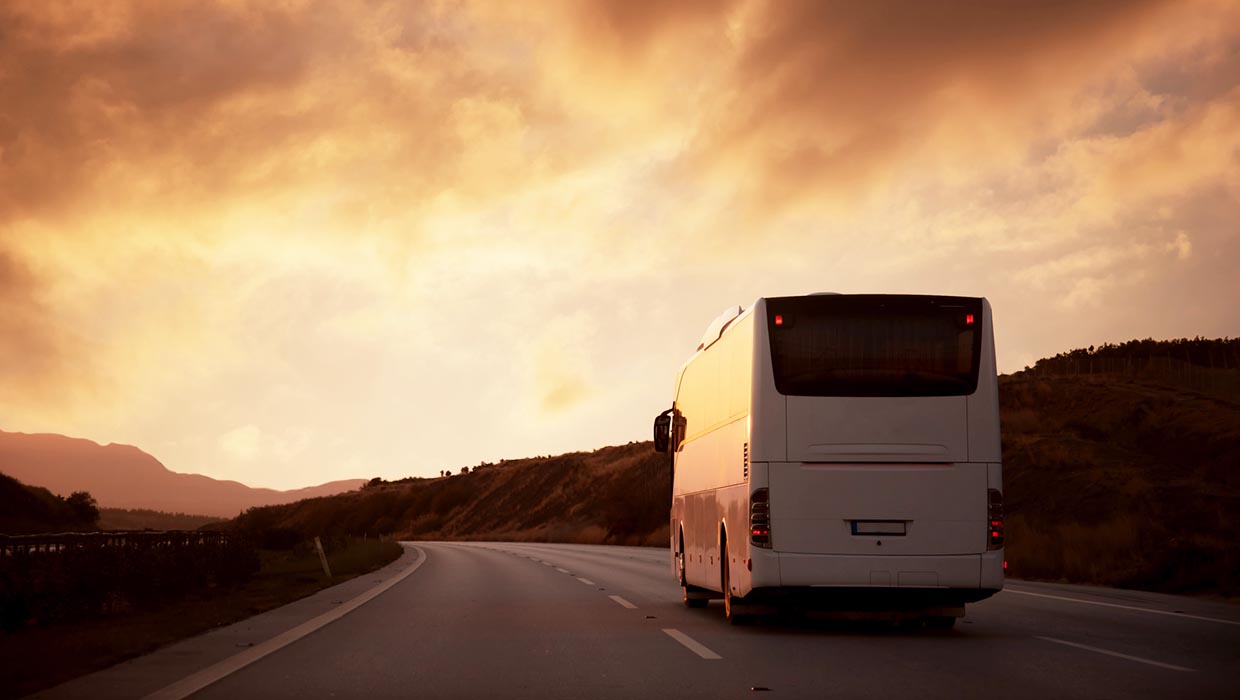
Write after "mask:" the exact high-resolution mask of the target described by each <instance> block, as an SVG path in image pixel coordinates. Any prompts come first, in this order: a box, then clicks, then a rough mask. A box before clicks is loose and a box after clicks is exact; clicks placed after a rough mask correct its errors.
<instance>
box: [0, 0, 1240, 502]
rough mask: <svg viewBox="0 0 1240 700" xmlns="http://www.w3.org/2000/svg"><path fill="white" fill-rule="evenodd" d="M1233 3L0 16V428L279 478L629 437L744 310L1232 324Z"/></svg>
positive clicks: (1029, 346) (222, 472) (374, 8)
mask: <svg viewBox="0 0 1240 700" xmlns="http://www.w3.org/2000/svg"><path fill="white" fill-rule="evenodd" d="M1237 222H1240V3H1235V2H1227V1H1225V0H1218V1H1211V0H1170V1H1162V2H1142V1H1134V0H1123V1H1098V2H1054V1H1051V2H1047V1H1046V0H1040V1H1038V2H1033V1H1015V0H1014V1H1011V2H993V1H990V0H952V1H950V2H936V3H920V2H890V1H886V0H877V1H871V2H866V3H855V2H850V1H847V0H839V1H832V0H805V1H800V0H786V1H785V0H781V1H779V2H773V1H758V0H728V1H721V2H707V1H704V0H692V1H687V2H677V3H667V2H657V1H654V0H600V1H599V2H576V1H571V0H563V1H561V0H546V1H541V2H537V3H525V2H512V3H505V2H449V1H431V2H379V1H372V2H353V1H347V2H346V1H343V0H342V1H340V2H335V1H332V0H324V1H321V2H318V1H316V2H306V1H302V0H281V1H272V0H253V1H248V0H224V1H222V2H216V3H202V2H197V1H193V0H184V1H182V0H167V1H163V2H154V3H153V2H95V1H94V0H84V1H82V2H64V3H46V2H42V1H41V0H30V1H27V0H8V1H6V2H4V3H3V4H2V5H0V429H3V430H8V431H21V432H56V433H63V434H66V435H73V436H77V437H85V438H90V439H92V440H96V441H99V442H101V443H104V444H106V443H109V442H120V443H129V444H134V445H138V446H139V447H141V448H143V449H144V450H146V451H148V452H150V453H151V454H153V455H155V456H156V457H157V458H159V459H160V460H161V461H162V462H163V463H164V464H165V465H167V466H168V467H169V468H171V469H173V470H175V471H182V472H198V473H203V474H207V475H209V476H213V477H217V478H226V479H236V480H238V481H242V482H244V483H247V484H250V485H253V486H270V487H275V488H294V487H300V486H306V485H310V484H315V483H321V482H324V481H328V480H333V479H339V478H353V477H363V478H370V477H374V476H381V477H384V478H399V477H403V476H409V475H414V476H418V475H422V476H426V475H434V474H438V473H439V471H440V470H441V469H453V470H455V469H457V468H459V467H460V466H466V465H472V464H477V463H479V462H481V461H498V460H499V459H502V458H517V457H526V456H532V455H539V454H557V453H561V452H565V451H571V450H590V449H594V448H596V447H601V446H604V445H610V444H617V443H624V442H628V441H630V440H644V439H648V438H649V433H650V423H651V419H652V418H653V416H654V415H655V414H656V413H658V412H659V411H661V410H662V409H664V408H665V407H666V406H667V405H669V404H670V401H671V384H672V379H673V375H674V372H675V370H676V369H677V367H678V366H679V365H680V364H681V363H682V362H683V361H684V360H685V359H686V358H687V357H688V356H689V355H690V354H691V352H692V351H693V349H694V348H695V347H696V345H697V342H698V339H699V338H700V336H701V333H702V331H703V329H704V328H705V327H706V325H707V324H708V323H709V322H710V321H711V320H712V319H713V318H714V317H715V316H716V315H718V313H719V312H720V311H721V310H723V309H724V308H725V307H727V306H730V305H736V304H739V305H742V306H745V305H748V304H750V303H751V302H752V301H753V300H754V299H755V298H757V297H761V296H779V295H789V294H802V293H809V292H815V291H837V292H846V293H848V292H852V293H929V294H961V295H972V296H985V297H987V298H988V299H989V300H990V301H991V304H992V305H993V309H994V317H995V323H996V345H997V352H998V360H999V369H1000V371H1004V372H1010V371H1014V370H1018V369H1021V368H1022V367H1024V366H1026V365H1030V364H1032V363H1033V362H1035V361H1036V360H1037V359H1038V358H1040V357H1046V356H1051V355H1054V354H1055V353H1057V352H1060V351H1064V350H1068V349H1071V348H1075V347H1085V346H1089V345H1096V344H1100V343H1103V342H1120V341H1123V340H1127V339H1131V338H1146V337H1154V338H1173V337H1182V336H1188V337H1192V336H1197V335H1201V336H1207V337H1221V336H1236V335H1238V334H1240V304H1238V303H1237V301H1238V300H1240V274H1237V273H1236V269H1237V267H1238V266H1240V224H1238V223H1237Z"/></svg>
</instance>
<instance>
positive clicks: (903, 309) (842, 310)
mask: <svg viewBox="0 0 1240 700" xmlns="http://www.w3.org/2000/svg"><path fill="white" fill-rule="evenodd" d="M767 325H768V328H769V330H770V337H771V360H772V363H773V365H774V370H775V388H776V389H777V390H778V391H779V393H781V394H785V395H789V396H963V395H967V394H972V393H973V392H974V391H975V390H976V389H977V372H978V358H979V357H980V356H981V347H982V333H981V328H982V301H981V299H975V298H970V297H935V296H902V295H885V294H873V295H859V294H858V295H821V296H810V297H782V298H774V299H768V300H767Z"/></svg>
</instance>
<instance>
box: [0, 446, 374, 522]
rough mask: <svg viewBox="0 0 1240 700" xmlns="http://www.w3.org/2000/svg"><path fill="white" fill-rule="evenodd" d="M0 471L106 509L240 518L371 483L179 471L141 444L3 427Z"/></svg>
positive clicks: (29, 483) (352, 480)
mask: <svg viewBox="0 0 1240 700" xmlns="http://www.w3.org/2000/svg"><path fill="white" fill-rule="evenodd" d="M0 472H2V473H5V474H8V475H9V476H11V477H13V478H15V479H17V480H18V481H21V482H22V483H25V484H28V485H31V486H40V487H43V488H46V489H48V490H50V491H52V492H54V493H59V494H61V495H66V494H69V493H72V492H74V491H89V492H90V493H91V495H92V496H94V497H95V499H96V500H97V501H98V502H99V505H100V506H102V507H107V508H132V509H149V510H159V511H165V512H184V513H199V514H202V515H210V516H216V517H233V516H235V515H237V514H238V513H240V512H242V511H244V510H246V509H248V508H254V507H258V506H266V505H279V504H282V503H291V502H293V501H298V500H302V499H305V498H316V497H318V496H326V495H333V494H337V493H342V492H345V491H351V490H353V489H356V488H358V487H359V486H361V485H362V484H364V483H365V482H366V481H365V479H343V480H337V481H330V482H327V483H325V484H319V485H317V486H308V487H305V488H300V489H291V490H287V491H282V490H278V489H270V488H263V487H253V486H248V485H246V484H244V483H242V482H240V481H234V480H231V479H215V478H212V477H209V476H206V475H203V474H188V473H182V472H174V471H172V470H171V469H168V467H166V466H165V465H164V464H163V463H162V462H160V461H159V460H158V459H156V458H155V457H154V456H152V455H151V454H150V453H148V452H145V451H144V450H142V449H141V448H139V447H137V446H135V445H128V444H125V443H117V442H109V443H107V444H106V445H104V444H100V443H98V442H95V441H94V440H89V439H86V438H79V437H71V436H66V435H60V434H58V433H21V432H7V431H3V430H0Z"/></svg>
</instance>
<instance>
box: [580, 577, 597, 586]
mask: <svg viewBox="0 0 1240 700" xmlns="http://www.w3.org/2000/svg"><path fill="white" fill-rule="evenodd" d="M577 580H578V581H581V582H582V583H584V584H586V585H587V586H593V585H594V582H593V581H591V580H590V579H588V578H581V577H580V576H578V577H577Z"/></svg>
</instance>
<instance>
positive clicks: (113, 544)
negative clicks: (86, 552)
mask: <svg viewBox="0 0 1240 700" xmlns="http://www.w3.org/2000/svg"><path fill="white" fill-rule="evenodd" d="M229 537H230V536H229V535H228V534H227V533H224V532H218V531H214V530H208V531H202V532H199V531H195V530H163V531H153V530H111V531H107V532H60V533H55V534H41V535H0V557H14V556H25V555H31V554H54V553H59V552H65V551H68V550H72V549H96V548H118V547H120V548H133V549H152V548H159V547H203V546H215V545H225V544H228V541H229Z"/></svg>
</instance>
